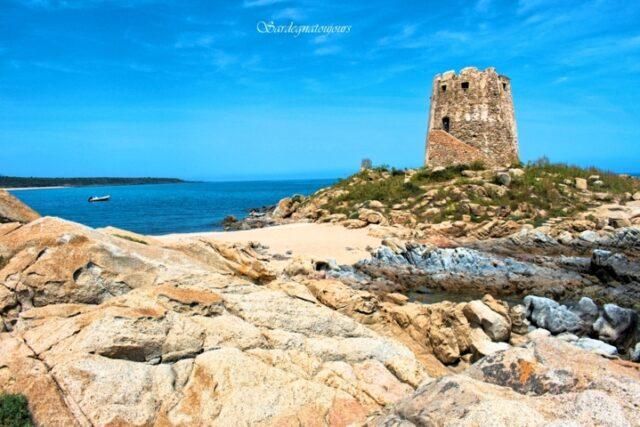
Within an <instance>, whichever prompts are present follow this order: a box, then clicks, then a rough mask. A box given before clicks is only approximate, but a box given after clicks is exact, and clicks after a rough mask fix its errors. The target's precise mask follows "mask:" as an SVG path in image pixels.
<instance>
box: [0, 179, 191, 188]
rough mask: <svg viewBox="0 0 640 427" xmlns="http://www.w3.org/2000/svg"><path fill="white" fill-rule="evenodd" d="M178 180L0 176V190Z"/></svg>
mask: <svg viewBox="0 0 640 427" xmlns="http://www.w3.org/2000/svg"><path fill="white" fill-rule="evenodd" d="M184 182H186V181H183V180H181V179H178V178H149V177H144V178H114V177H93V178H35V177H16V176H0V188H3V189H5V190H31V189H42V188H61V187H89V186H97V185H143V184H180V183H184Z"/></svg>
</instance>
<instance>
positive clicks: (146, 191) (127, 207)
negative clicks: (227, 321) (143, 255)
mask: <svg viewBox="0 0 640 427" xmlns="http://www.w3.org/2000/svg"><path fill="white" fill-rule="evenodd" d="M333 182H335V180H326V179H325V180H290V181H251V182H249V181H245V182H197V183H183V184H158V185H124V186H108V187H74V188H59V189H42V190H19V191H13V192H12V193H13V194H14V195H15V196H17V197H18V198H20V199H21V200H22V201H24V202H25V203H27V204H28V205H29V206H31V207H32V208H33V209H35V210H36V211H38V213H40V214H41V215H50V216H58V217H61V218H65V219H68V220H71V221H75V222H79V223H81V224H85V225H88V226H91V227H105V226H107V225H112V226H114V227H119V228H124V229H126V230H131V231H135V232H137V233H142V234H154V235H159V234H167V233H186V232H195V231H212V230H220V229H221V226H220V223H221V221H222V220H223V219H224V217H225V216H227V215H234V216H236V217H237V218H241V217H244V216H246V215H247V214H248V213H249V210H250V209H251V208H257V207H261V206H265V205H271V204H275V203H277V202H278V200H280V199H281V198H283V197H287V196H290V195H292V194H305V195H308V194H311V193H313V192H314V191H316V190H318V189H320V188H322V187H326V186H328V185H330V184H332V183H333ZM107 194H108V195H111V200H110V201H109V202H104V203H89V202H87V199H88V198H89V197H91V196H103V195H107Z"/></svg>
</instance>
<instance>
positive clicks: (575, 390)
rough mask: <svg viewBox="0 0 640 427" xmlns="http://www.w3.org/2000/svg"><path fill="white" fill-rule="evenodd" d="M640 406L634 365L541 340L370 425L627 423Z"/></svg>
mask: <svg viewBox="0 0 640 427" xmlns="http://www.w3.org/2000/svg"><path fill="white" fill-rule="evenodd" d="M639 406H640V372H639V371H638V369H637V368H636V367H634V366H631V365H627V364H624V363H614V362H610V361H608V360H606V359H603V358H601V357H600V356H597V355H595V354H593V353H589V352H585V351H582V350H579V349H576V348H575V347H574V346H571V345H568V344H565V343H562V342H559V341H558V340H556V339H550V338H539V339H536V340H534V341H533V342H532V343H531V344H530V345H529V346H527V347H525V348H517V347H514V348H511V349H508V350H506V351H501V352H497V353H494V354H492V355H490V356H487V357H485V358H483V359H482V360H480V361H479V362H478V363H476V364H475V365H473V366H472V367H471V368H469V369H467V370H466V371H464V372H462V373H460V374H458V375H453V376H446V377H443V378H440V379H438V380H429V381H427V382H425V383H423V384H422V385H421V386H420V387H419V388H418V389H417V390H416V392H415V393H414V394H413V395H412V396H411V397H409V398H406V399H403V400H401V401H400V402H398V403H396V404H394V405H393V407H392V408H390V409H387V410H386V411H384V412H383V413H380V414H378V415H376V416H373V417H371V418H370V419H369V421H368V423H367V425H369V426H413V425H416V426H423V425H464V426H476V425H492V426H514V425H518V426H540V425H616V426H629V425H636V424H637V411H638V407H639Z"/></svg>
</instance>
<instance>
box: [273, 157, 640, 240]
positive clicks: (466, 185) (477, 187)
mask: <svg viewBox="0 0 640 427" xmlns="http://www.w3.org/2000/svg"><path fill="white" fill-rule="evenodd" d="M638 200H640V180H638V179H637V178H634V177H631V176H627V175H620V174H615V173H611V172H606V171H603V170H599V169H596V168H580V167H576V166H570V165H566V164H552V163H550V162H549V161H548V160H547V159H541V160H538V161H536V162H532V163H528V164H526V165H518V166H517V167H512V168H509V169H504V170H496V169H488V168H485V167H484V165H482V164H480V163H475V164H471V165H457V166H451V167H448V168H443V167H439V168H421V169H406V170H404V169H395V168H389V167H376V168H372V169H366V170H362V171H360V172H358V173H356V174H354V175H352V176H350V177H348V178H346V179H343V180H341V181H339V182H338V183H336V184H335V185H334V186H332V187H328V188H325V189H321V190H319V191H318V192H316V193H315V194H313V195H312V196H310V197H301V196H295V197H292V198H288V199H284V200H282V201H281V202H280V203H279V205H278V207H277V208H276V209H275V211H274V213H273V216H274V218H276V220H277V219H288V218H290V219H292V220H301V219H310V220H313V221H318V222H337V223H341V224H343V225H345V226H347V227H349V228H359V227H364V226H366V225H368V224H381V225H387V224H391V225H403V226H407V227H410V228H412V229H416V230H426V229H431V228H435V229H437V230H439V231H445V232H447V234H454V235H466V234H468V233H469V232H471V231H474V230H475V231H484V232H486V233H485V234H489V235H491V237H497V236H500V235H507V234H509V233H510V232H513V231H514V230H517V229H520V228H521V227H522V226H523V225H525V224H530V225H531V226H534V227H538V226H541V225H545V224H549V223H557V222H560V221H562V220H566V219H572V220H575V219H578V218H579V219H580V220H583V221H591V222H593V223H594V226H593V227H587V228H598V227H599V228H602V227H605V226H611V225H612V226H616V225H618V226H625V225H630V224H628V223H627V222H630V221H629V220H627V221H626V222H624V223H623V224H610V223H609V222H610V221H606V222H607V223H600V224H596V223H598V221H599V220H600V219H599V218H597V215H595V213H594V212H595V211H594V210H595V209H597V208H598V207H601V206H603V205H607V204H617V205H625V204H626V203H627V202H631V201H638ZM614 222H615V221H614ZM496 226H498V228H495V227H496ZM483 227H484V228H483ZM494 228H495V230H494ZM487 237H488V236H487Z"/></svg>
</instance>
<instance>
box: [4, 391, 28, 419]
mask: <svg viewBox="0 0 640 427" xmlns="http://www.w3.org/2000/svg"><path fill="white" fill-rule="evenodd" d="M0 426H2V427H31V426H33V422H32V421H31V414H30V413H29V405H28V402H27V398H26V397H24V396H23V395H21V394H2V395H0Z"/></svg>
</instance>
